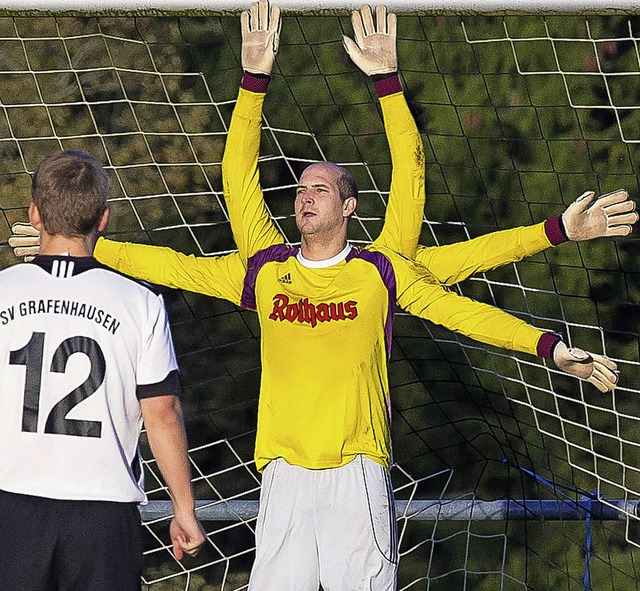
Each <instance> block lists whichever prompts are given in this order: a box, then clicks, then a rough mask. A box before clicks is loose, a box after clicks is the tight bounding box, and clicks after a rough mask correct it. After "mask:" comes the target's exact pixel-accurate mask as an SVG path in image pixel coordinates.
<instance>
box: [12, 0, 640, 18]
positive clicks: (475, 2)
mask: <svg viewBox="0 0 640 591" xmlns="http://www.w3.org/2000/svg"><path fill="white" fill-rule="evenodd" d="M362 4H363V3H362V2H359V1H357V0H281V1H280V2H278V6H280V7H281V8H282V9H283V10H284V11H293V12H297V13H314V12H315V13H328V12H345V11H348V10H355V9H358V8H360V6H362ZM371 4H375V3H371ZM384 4H385V6H387V8H389V10H392V11H395V12H398V13H415V14H429V13H431V14H466V15H471V14H588V13H591V14H600V15H602V14H609V15H610V14H632V13H634V12H635V11H637V10H638V3H637V2H636V1H635V0H529V1H527V2H524V1H522V2H520V1H518V0H388V1H387V2H384ZM244 9H245V6H244V5H243V4H241V3H239V2H238V1H237V0H95V1H91V0H50V1H48V0H28V1H27V2H25V1H21V0H2V2H0V10H11V11H17V12H26V11H42V12H46V13H53V12H66V11H70V12H82V13H86V14H101V13H102V14H114V13H133V12H137V13H148V14H156V15H157V14H162V13H165V12H166V13H189V12H192V13H193V12H197V13H201V14H207V13H208V14H221V13H225V12H239V11H241V10H244Z"/></svg>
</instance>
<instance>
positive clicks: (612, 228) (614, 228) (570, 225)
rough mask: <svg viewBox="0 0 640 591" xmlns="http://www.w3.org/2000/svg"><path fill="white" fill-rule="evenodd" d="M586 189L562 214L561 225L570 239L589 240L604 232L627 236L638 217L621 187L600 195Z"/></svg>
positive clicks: (599, 236)
mask: <svg viewBox="0 0 640 591" xmlns="http://www.w3.org/2000/svg"><path fill="white" fill-rule="evenodd" d="M594 197H595V193H594V192H593V191H587V192H586V193H583V194H582V195H580V197H578V198H577V199H576V200H575V201H574V202H573V203H572V204H571V205H569V207H567V209H566V210H565V211H564V213H563V214H562V225H563V226H564V231H565V234H566V235H567V238H568V239H569V240H575V241H580V240H591V239H592V238H602V237H605V236H627V234H630V233H631V231H632V230H633V227H632V226H633V224H635V223H636V222H637V221H638V213H637V212H636V211H635V209H636V204H635V202H634V201H631V199H629V195H628V193H627V192H626V191H625V190H624V189H619V190H617V191H614V192H613V193H608V194H607V195H602V196H601V197H598V199H596V200H595V201H594V200H593V199H594Z"/></svg>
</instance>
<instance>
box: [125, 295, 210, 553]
mask: <svg viewBox="0 0 640 591" xmlns="http://www.w3.org/2000/svg"><path fill="white" fill-rule="evenodd" d="M146 310H147V314H146V315H145V316H143V317H141V318H139V326H140V333H141V348H140V350H139V354H138V356H137V363H136V383H137V388H136V394H137V396H138V400H139V401H140V408H141V411H142V418H143V420H144V424H145V427H146V431H147V438H148V440H149V446H150V447H151V451H152V452H153V455H154V457H155V459H156V461H157V463H158V468H159V469H160V472H161V473H162V477H163V478H164V481H165V483H166V484H167V487H168V489H169V495H170V496H171V502H172V504H173V513H174V517H173V519H172V521H171V524H170V527H169V531H170V534H171V541H172V542H173V551H174V554H175V557H176V558H177V559H178V560H181V559H182V557H183V555H184V554H185V553H186V554H189V555H192V556H193V555H194V554H196V552H197V551H198V549H199V548H200V546H201V545H202V543H203V542H204V541H205V535H204V531H203V530H202V527H201V526H200V524H199V523H198V520H197V519H196V514H195V500H194V498H193V489H192V487H191V469H190V466H189V457H188V453H187V452H188V445H187V435H186V433H185V428H184V418H183V415H182V407H181V405H180V399H179V398H178V396H179V395H180V394H181V392H182V388H181V385H180V380H179V377H178V364H177V361H176V355H175V351H174V348H173V341H172V339H171V331H170V329H169V320H168V318H167V313H166V309H165V307H164V303H163V301H162V298H161V297H160V296H152V295H151V294H150V301H149V303H148V305H147V307H146Z"/></svg>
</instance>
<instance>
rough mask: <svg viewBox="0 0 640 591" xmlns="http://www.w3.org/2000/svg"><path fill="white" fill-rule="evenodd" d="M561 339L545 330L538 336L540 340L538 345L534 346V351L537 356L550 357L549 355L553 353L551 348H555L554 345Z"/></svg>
mask: <svg viewBox="0 0 640 591" xmlns="http://www.w3.org/2000/svg"><path fill="white" fill-rule="evenodd" d="M561 340H562V339H561V338H560V337H559V336H558V335H557V334H553V333H551V332H545V333H544V334H543V335H542V336H541V337H540V340H539V341H538V346H537V347H536V353H537V354H538V357H544V358H545V359H548V358H549V357H551V355H553V350H554V349H555V346H556V345H557V344H558V343H559V342H560V341H561Z"/></svg>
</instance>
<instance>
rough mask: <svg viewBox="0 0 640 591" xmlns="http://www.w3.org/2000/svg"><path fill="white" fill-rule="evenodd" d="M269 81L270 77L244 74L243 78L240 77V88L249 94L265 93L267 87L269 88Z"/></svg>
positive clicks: (249, 73)
mask: <svg viewBox="0 0 640 591" xmlns="http://www.w3.org/2000/svg"><path fill="white" fill-rule="evenodd" d="M270 80H271V76H265V75H264V74H252V73H251V72H245V73H244V76H243V77H242V82H241V83H240V87H241V88H244V89H245V90H248V91H250V92H267V87H268V86H269V81H270Z"/></svg>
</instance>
